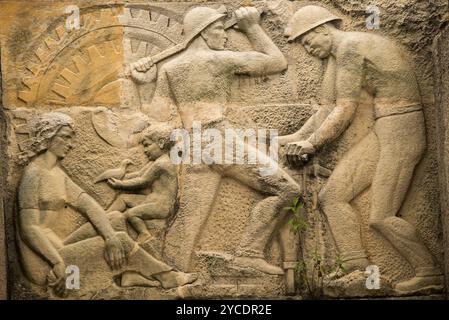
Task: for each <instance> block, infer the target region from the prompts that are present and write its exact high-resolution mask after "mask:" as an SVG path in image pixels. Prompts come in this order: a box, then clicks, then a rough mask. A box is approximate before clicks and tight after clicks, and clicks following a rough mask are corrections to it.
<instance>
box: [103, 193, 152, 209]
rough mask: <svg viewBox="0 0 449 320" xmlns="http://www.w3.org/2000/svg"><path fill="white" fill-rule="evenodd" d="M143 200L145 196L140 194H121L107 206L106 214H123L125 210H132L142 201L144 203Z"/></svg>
mask: <svg viewBox="0 0 449 320" xmlns="http://www.w3.org/2000/svg"><path fill="white" fill-rule="evenodd" d="M145 198H146V196H145V195H142V194H121V195H119V196H118V197H117V199H115V200H114V202H113V203H112V204H111V205H110V206H109V208H108V212H112V211H120V212H124V211H125V210H126V208H132V207H135V206H137V205H139V204H141V203H142V202H143V201H145Z"/></svg>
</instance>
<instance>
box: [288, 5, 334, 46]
mask: <svg viewBox="0 0 449 320" xmlns="http://www.w3.org/2000/svg"><path fill="white" fill-rule="evenodd" d="M330 21H339V22H340V21H341V19H340V18H339V17H337V16H334V15H333V14H332V13H330V12H329V10H327V9H325V8H323V7H319V6H305V7H302V8H301V9H299V10H298V11H296V12H295V14H294V15H293V17H292V18H291V19H290V23H289V25H288V27H287V28H286V29H285V36H288V41H289V42H291V41H293V40H295V39H296V38H298V37H300V36H302V35H303V34H305V33H307V32H309V31H310V30H312V29H315V28H316V27H318V26H320V25H322V24H325V23H326V22H330Z"/></svg>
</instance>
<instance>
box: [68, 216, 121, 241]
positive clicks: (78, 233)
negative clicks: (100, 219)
mask: <svg viewBox="0 0 449 320" xmlns="http://www.w3.org/2000/svg"><path fill="white" fill-rule="evenodd" d="M107 216H108V219H109V221H110V222H111V225H112V227H113V228H114V230H116V231H126V221H125V216H124V215H123V214H122V213H121V212H118V211H114V212H109V213H107ZM96 236H98V232H97V230H95V228H94V226H93V225H92V223H90V222H87V223H85V224H83V225H82V226H81V227H79V228H78V229H76V230H75V231H73V232H72V233H71V234H70V235H68V236H67V238H66V239H65V240H64V245H68V244H72V243H75V242H79V241H82V240H85V239H89V238H93V237H96Z"/></svg>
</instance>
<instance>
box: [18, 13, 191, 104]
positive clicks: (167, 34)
mask: <svg viewBox="0 0 449 320" xmlns="http://www.w3.org/2000/svg"><path fill="white" fill-rule="evenodd" d="M158 10H160V9H158V8H148V9H133V8H123V7H114V8H108V9H98V10H94V11H93V13H92V11H88V12H86V13H85V14H82V15H81V24H80V29H79V30H71V31H69V30H66V29H65V27H64V25H58V26H56V27H55V28H54V29H52V30H50V31H49V34H48V35H46V36H45V37H43V39H42V40H41V41H42V44H41V45H38V44H37V45H36V44H35V45H34V47H35V48H36V47H37V49H35V50H34V55H33V57H32V58H31V59H29V61H30V62H29V63H27V65H26V66H25V73H26V74H27V76H25V77H24V78H23V79H22V87H21V88H20V89H19V91H18V95H17V97H18V100H19V101H20V102H22V103H24V104H25V105H26V106H34V105H35V104H37V103H39V104H50V105H111V106H112V105H117V104H119V103H120V91H121V85H122V83H121V80H122V78H123V76H122V74H123V72H122V70H123V69H124V67H125V66H126V64H129V63H131V62H133V61H136V60H137V59H139V58H141V57H143V56H145V55H154V54H156V53H158V52H160V51H162V50H164V49H166V48H168V47H171V46H173V45H175V44H177V43H179V41H180V40H181V38H182V37H181V32H182V26H181V24H180V23H178V22H177V21H176V20H175V19H173V18H169V17H168V16H167V15H166V14H167V13H166V12H164V14H163V13H162V12H159V11H158Z"/></svg>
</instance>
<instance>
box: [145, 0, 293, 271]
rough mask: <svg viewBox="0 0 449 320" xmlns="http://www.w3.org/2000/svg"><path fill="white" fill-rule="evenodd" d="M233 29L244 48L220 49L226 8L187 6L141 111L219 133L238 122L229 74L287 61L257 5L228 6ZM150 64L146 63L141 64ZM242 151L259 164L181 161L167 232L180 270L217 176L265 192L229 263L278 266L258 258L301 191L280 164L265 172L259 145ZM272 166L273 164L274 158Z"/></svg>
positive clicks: (188, 262) (275, 67)
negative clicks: (231, 113)
mask: <svg viewBox="0 0 449 320" xmlns="http://www.w3.org/2000/svg"><path fill="white" fill-rule="evenodd" d="M234 15H235V19H236V21H237V27H238V29H239V30H240V31H241V32H242V33H243V34H244V35H245V36H246V37H247V39H248V40H249V43H250V44H251V46H252V50H250V51H230V50H226V48H225V44H226V41H227V34H226V31H225V25H224V23H225V18H226V15H225V14H224V13H223V11H221V10H215V9H212V8H208V7H196V8H193V9H191V10H190V11H189V12H187V14H186V15H185V17H184V22H183V23H184V36H185V37H186V39H188V41H189V44H188V46H187V47H186V49H185V50H183V51H181V52H179V53H178V54H176V55H175V56H173V57H172V58H171V59H170V60H168V61H167V62H165V63H164V64H163V65H162V66H161V67H160V68H159V70H158V76H157V84H156V89H155V93H154V97H153V100H152V103H151V105H150V106H148V107H147V108H146V109H145V111H146V113H147V114H148V115H149V116H150V117H152V118H153V119H155V120H158V121H169V122H171V123H173V124H174V125H175V126H178V127H180V126H182V127H183V128H185V129H187V130H189V131H190V130H191V129H192V126H193V124H194V123H199V124H201V126H202V129H218V130H219V131H220V132H221V133H222V134H223V137H224V131H225V129H227V128H238V124H235V123H233V122H232V121H231V120H230V119H228V118H227V117H226V113H225V111H226V108H227V107H228V105H229V104H228V97H229V96H230V90H231V85H232V83H233V81H234V80H235V78H236V75H247V76H264V75H271V74H275V73H279V72H281V71H283V70H285V69H286V68H287V61H286V59H285V58H284V56H283V54H282V53H281V51H280V50H279V49H278V48H277V47H276V45H275V44H274V43H273V41H272V40H271V39H270V38H269V37H268V35H267V34H266V33H265V31H264V30H263V29H262V27H261V26H260V25H259V20H260V13H259V11H258V10H257V9H256V8H253V7H244V8H240V9H238V10H236V11H235V13H234ZM147 67H149V66H147ZM245 150H247V151H246V152H248V153H249V152H250V150H252V151H253V152H255V154H257V159H259V160H260V161H259V162H258V163H261V164H262V165H259V164H248V165H246V164H245V165H241V164H234V163H233V164H226V165H225V164H217V163H213V164H204V163H202V164H188V165H185V166H184V169H185V170H184V173H185V176H184V178H183V191H181V192H180V193H181V194H185V193H188V197H187V196H181V200H180V201H181V202H180V208H181V209H180V211H179V213H178V215H177V216H176V218H175V220H174V222H173V225H172V229H173V230H181V231H180V232H177V233H176V237H175V239H173V238H170V236H168V237H167V239H166V248H170V250H167V252H169V253H168V255H171V256H170V257H169V258H171V259H173V260H174V261H176V262H175V263H176V265H177V266H179V267H180V268H182V269H184V270H189V269H190V268H192V257H194V250H195V248H196V246H197V242H198V240H199V236H200V233H201V230H202V229H203V227H204V225H205V223H206V221H207V219H208V215H209V214H210V212H211V210H212V207H213V203H214V200H215V198H216V195H217V193H218V191H219V186H220V181H221V179H222V177H223V176H227V177H230V178H233V179H235V180H237V181H239V182H241V183H242V184H244V185H246V186H248V187H250V188H252V189H254V190H256V191H259V192H261V193H262V194H264V195H265V197H264V198H263V199H262V200H260V201H259V202H258V203H256V205H255V206H254V208H253V209H252V212H251V215H250V217H249V220H248V223H247V226H246V229H245V231H244V232H243V233H242V238H241V241H240V243H239V246H238V248H237V250H236V254H235V257H234V259H232V263H233V265H235V266H238V267H244V268H250V269H255V270H257V271H261V272H264V273H267V274H274V275H281V274H283V273H284V272H283V270H282V269H281V268H280V267H279V266H276V265H273V264H271V263H269V262H267V261H266V260H265V256H264V252H265V250H266V247H267V245H268V243H269V241H270V239H271V238H272V235H273V233H274V232H275V230H277V229H278V226H279V224H280V223H282V221H283V219H285V215H284V213H283V211H282V208H284V207H285V206H286V205H287V204H289V203H290V202H291V201H292V199H293V198H294V197H295V196H297V195H298V194H299V192H300V188H299V186H298V185H297V184H296V182H295V181H294V180H293V179H292V178H291V177H290V176H289V175H288V174H287V173H286V172H285V171H284V170H283V169H281V168H278V169H277V170H276V172H273V174H270V175H264V174H263V170H259V169H262V167H263V166H264V165H263V164H265V165H266V164H267V163H273V160H272V159H271V158H269V157H268V155H266V154H265V153H262V152H260V151H258V150H256V149H255V148H254V147H253V146H250V145H248V144H247V143H246V142H245ZM276 168H277V165H276Z"/></svg>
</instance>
